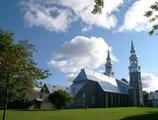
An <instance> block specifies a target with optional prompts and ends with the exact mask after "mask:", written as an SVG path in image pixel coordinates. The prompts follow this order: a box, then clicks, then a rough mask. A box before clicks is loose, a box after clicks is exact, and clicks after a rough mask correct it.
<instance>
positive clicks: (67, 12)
mask: <svg viewBox="0 0 158 120" xmlns="http://www.w3.org/2000/svg"><path fill="white" fill-rule="evenodd" d="M19 3H20V6H21V7H22V9H23V10H24V18H25V21H26V22H27V24H28V25H29V26H39V27H44V28H45V29H47V30H49V31H56V32H59V31H65V30H66V29H67V28H68V27H69V26H70V25H71V23H72V22H73V21H75V20H76V19H81V20H82V21H83V22H84V23H85V24H86V25H88V26H98V27H102V28H106V29H110V28H115V27H116V25H117V18H116V17H115V15H114V14H113V12H116V11H118V7H119V6H121V5H122V4H123V0H104V3H105V4H104V6H105V7H104V8H103V12H102V14H92V13H91V11H92V10H93V7H94V4H95V2H94V0H45V1H42V0H22V1H20V2H19ZM53 15H55V16H53Z"/></svg>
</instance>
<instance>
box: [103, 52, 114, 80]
mask: <svg viewBox="0 0 158 120" xmlns="http://www.w3.org/2000/svg"><path fill="white" fill-rule="evenodd" d="M104 74H105V75H107V76H109V77H114V72H113V71H112V63H111V58H110V51H109V50H108V53H107V58H106V64H105V73H104Z"/></svg>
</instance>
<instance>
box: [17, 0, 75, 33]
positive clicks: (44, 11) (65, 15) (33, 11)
mask: <svg viewBox="0 0 158 120" xmlns="http://www.w3.org/2000/svg"><path fill="white" fill-rule="evenodd" d="M19 4H20V6H22V10H23V12H24V19H25V21H26V24H27V25H28V26H30V27H32V26H37V27H43V28H45V29H46V30H48V31H55V32H61V31H65V30H66V29H67V28H68V27H69V25H70V24H71V22H72V21H74V20H75V18H74V17H72V16H73V13H72V11H71V10H69V9H66V8H65V9H63V8H58V7H56V6H49V4H43V3H42V2H40V1H38V0H28V1H26V0H22V1H20V3H19Z"/></svg>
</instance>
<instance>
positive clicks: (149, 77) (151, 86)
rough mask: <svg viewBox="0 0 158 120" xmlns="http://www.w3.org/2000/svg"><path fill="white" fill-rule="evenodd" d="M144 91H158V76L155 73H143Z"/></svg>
mask: <svg viewBox="0 0 158 120" xmlns="http://www.w3.org/2000/svg"><path fill="white" fill-rule="evenodd" d="M142 84H143V90H146V91H148V92H150V91H155V90H158V76H155V75H154V74H153V73H142Z"/></svg>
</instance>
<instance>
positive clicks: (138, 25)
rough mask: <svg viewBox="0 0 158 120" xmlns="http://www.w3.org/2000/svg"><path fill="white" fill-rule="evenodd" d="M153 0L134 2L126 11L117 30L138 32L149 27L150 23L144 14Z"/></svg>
mask: <svg viewBox="0 0 158 120" xmlns="http://www.w3.org/2000/svg"><path fill="white" fill-rule="evenodd" d="M155 1H157V0H137V1H136V2H134V3H133V5H132V6H131V7H130V8H129V10H128V11H127V12H126V14H125V18H124V23H123V25H122V26H121V27H120V28H119V31H128V30H133V31H137V32H140V31H145V30H147V29H149V28H151V26H152V24H151V23H150V22H149V19H148V18H147V17H145V16H144V14H145V12H146V11H147V10H149V8H150V6H151V5H152V4H153V3H155Z"/></svg>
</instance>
